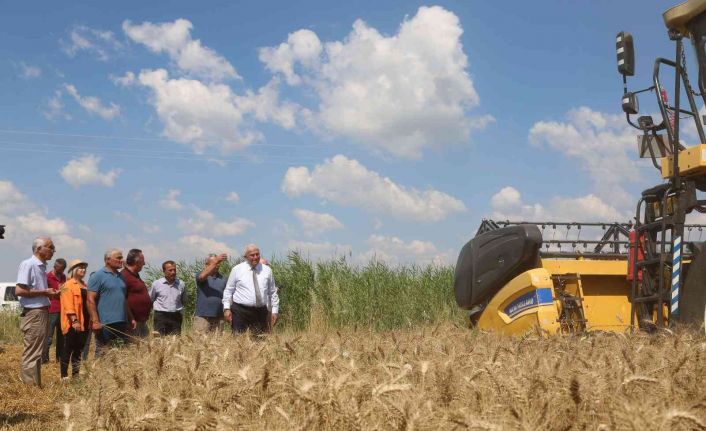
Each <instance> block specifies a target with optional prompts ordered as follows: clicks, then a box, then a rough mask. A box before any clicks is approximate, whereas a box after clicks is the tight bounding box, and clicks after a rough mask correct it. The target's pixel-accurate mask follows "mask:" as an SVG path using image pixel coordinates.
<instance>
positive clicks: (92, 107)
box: [64, 84, 120, 120]
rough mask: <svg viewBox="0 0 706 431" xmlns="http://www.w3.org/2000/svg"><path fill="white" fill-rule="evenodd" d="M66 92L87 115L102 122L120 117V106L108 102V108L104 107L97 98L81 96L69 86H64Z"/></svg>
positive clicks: (74, 88)
mask: <svg viewBox="0 0 706 431" xmlns="http://www.w3.org/2000/svg"><path fill="white" fill-rule="evenodd" d="M64 89H65V90H66V92H67V93H68V94H69V95H70V96H71V97H73V98H74V100H75V101H76V103H78V104H79V105H81V107H82V108H83V109H85V110H86V112H88V113H89V114H95V115H98V116H99V117H101V118H103V119H104V120H112V119H113V118H115V117H117V116H118V115H120V106H118V105H116V104H115V103H113V102H110V106H105V105H104V104H103V102H101V101H100V99H99V98H97V97H93V96H81V94H79V92H78V90H77V89H76V87H74V86H73V85H71V84H64Z"/></svg>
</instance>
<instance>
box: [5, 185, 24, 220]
mask: <svg viewBox="0 0 706 431" xmlns="http://www.w3.org/2000/svg"><path fill="white" fill-rule="evenodd" d="M28 206H29V199H28V198H27V196H25V195H24V194H22V192H21V191H20V190H19V189H18V188H17V187H16V186H15V185H14V184H13V183H12V182H11V181H1V180H0V214H3V215H5V214H11V213H14V212H18V211H20V210H22V209H25V208H27V207H28Z"/></svg>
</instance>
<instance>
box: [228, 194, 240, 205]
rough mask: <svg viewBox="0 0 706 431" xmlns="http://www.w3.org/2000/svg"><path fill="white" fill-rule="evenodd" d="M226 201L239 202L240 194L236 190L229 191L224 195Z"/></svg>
mask: <svg viewBox="0 0 706 431" xmlns="http://www.w3.org/2000/svg"><path fill="white" fill-rule="evenodd" d="M226 201H228V202H231V203H234V204H237V203H238V202H240V195H239V194H238V193H237V192H230V193H228V195H227V196H226Z"/></svg>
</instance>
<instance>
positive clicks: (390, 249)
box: [358, 235, 455, 265]
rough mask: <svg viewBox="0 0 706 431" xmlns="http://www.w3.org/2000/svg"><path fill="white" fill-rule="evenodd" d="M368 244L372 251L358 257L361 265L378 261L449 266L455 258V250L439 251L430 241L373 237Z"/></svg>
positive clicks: (381, 236)
mask: <svg viewBox="0 0 706 431" xmlns="http://www.w3.org/2000/svg"><path fill="white" fill-rule="evenodd" d="M367 242H368V245H369V246H370V249H369V250H368V251H366V252H364V253H362V254H361V255H360V256H359V257H358V259H359V261H360V262H361V263H365V262H368V261H370V260H372V259H376V260H380V261H384V262H387V263H390V264H399V263H435V264H442V265H448V264H449V263H451V262H453V259H454V258H455V255H454V252H453V250H446V251H439V250H438V249H437V248H436V246H435V245H434V244H433V243H432V242H430V241H421V240H416V239H415V240H412V241H409V242H405V241H403V240H401V239H400V238H397V237H390V236H383V235H371V236H370V238H368V241H367Z"/></svg>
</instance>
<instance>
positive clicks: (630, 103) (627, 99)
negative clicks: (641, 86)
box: [623, 93, 640, 115]
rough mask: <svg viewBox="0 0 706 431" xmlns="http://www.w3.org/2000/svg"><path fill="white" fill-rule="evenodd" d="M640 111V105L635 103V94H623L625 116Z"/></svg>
mask: <svg viewBox="0 0 706 431" xmlns="http://www.w3.org/2000/svg"><path fill="white" fill-rule="evenodd" d="M639 110H640V104H639V103H638V101H637V94H635V93H625V94H623V112H625V113H626V114H633V115H634V114H637V113H638V111H639Z"/></svg>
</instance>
